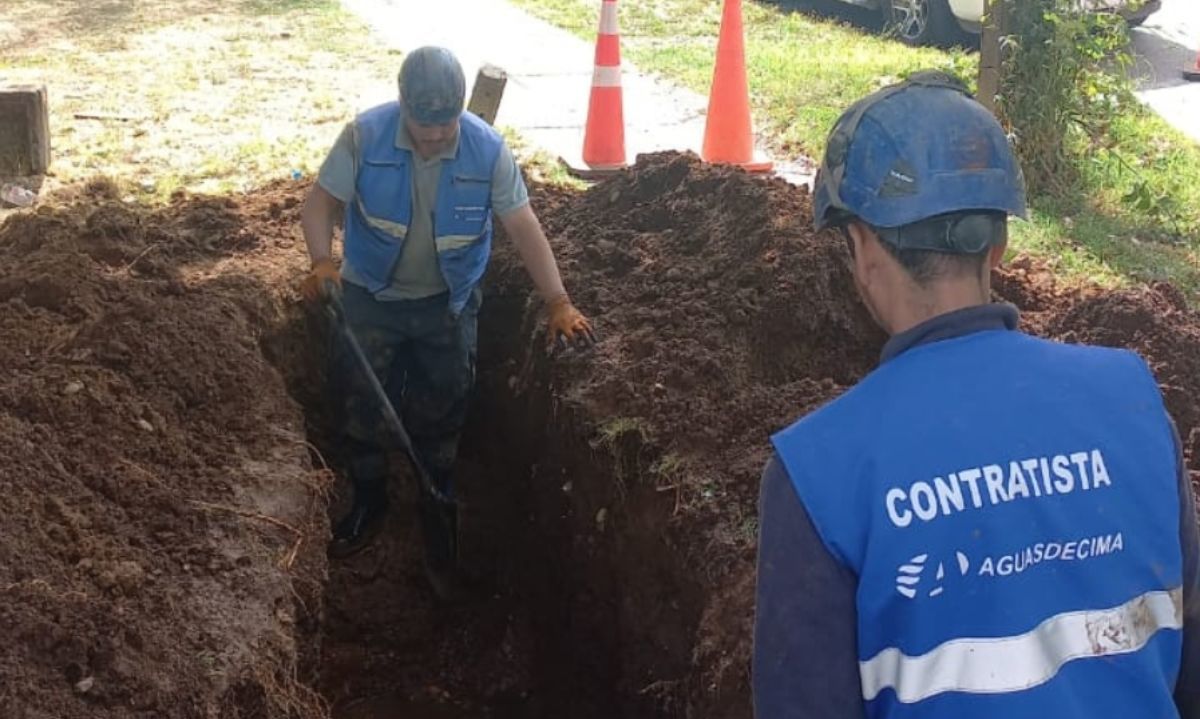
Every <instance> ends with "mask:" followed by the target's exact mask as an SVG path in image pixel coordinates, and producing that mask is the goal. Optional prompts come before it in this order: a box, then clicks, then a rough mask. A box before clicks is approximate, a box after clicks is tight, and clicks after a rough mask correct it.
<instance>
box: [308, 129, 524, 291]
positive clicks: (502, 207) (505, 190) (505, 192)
mask: <svg viewBox="0 0 1200 719" xmlns="http://www.w3.org/2000/svg"><path fill="white" fill-rule="evenodd" d="M396 147H399V148H403V149H407V150H410V151H411V152H412V158H413V164H412V203H413V217H412V221H411V222H409V225H408V234H407V235H406V236H405V240H404V249H403V250H401V252H400V261H399V262H397V263H396V269H395V271H394V272H393V274H392V283H391V285H389V286H388V287H387V288H385V289H383V290H382V291H380V292H378V293H377V294H376V295H375V297H376V298H377V299H380V300H411V299H419V298H421V297H429V296H432V295H436V294H440V293H442V292H445V291H446V281H445V280H444V279H443V278H442V273H441V269H440V268H439V267H438V261H437V246H436V244H435V243H434V239H433V210H434V208H435V207H436V206H437V190H438V180H439V179H440V178H441V171H442V160H446V159H453V158H454V155H455V153H456V152H457V151H458V146H457V144H456V145H455V146H454V147H451V148H449V149H448V150H446V152H444V153H442V154H440V155H437V156H434V157H431V158H429V159H424V158H422V157H421V156H420V154H419V153H418V152H416V150H414V149H413V145H412V140H411V139H410V138H409V136H408V131H407V130H405V128H404V124H403V123H401V124H400V130H399V131H398V132H397V133H396ZM358 161H359V150H358V132H357V130H356V128H355V125H354V123H353V122H350V123H347V124H346V127H345V128H343V129H342V132H341V134H340V135H338V139H337V142H335V143H334V145H333V149H332V150H330V151H329V155H328V156H327V157H326V158H325V162H324V163H322V165H321V170H320V173H319V174H318V175H317V182H319V183H320V184H321V187H323V188H325V190H326V192H328V193H329V194H331V195H333V196H334V197H336V198H337V199H339V200H341V201H342V202H344V203H347V204H349V203H350V202H351V201H352V200H353V199H354V185H355V178H356V177H357V176H358ZM491 199H492V211H493V212H494V213H495V215H496V216H497V217H504V216H505V215H508V214H509V213H512V212H514V211H516V210H519V209H521V208H522V207H524V206H525V205H527V204H529V190H528V189H527V188H526V187H525V181H524V180H523V179H522V178H521V171H520V169H519V168H518V167H517V162H516V160H515V159H514V158H513V155H512V151H511V150H509V149H508V145H507V144H502V145H501V146H500V156H499V157H498V158H497V160H496V168H495V170H493V172H492V197H491ZM342 279H344V280H345V281H346V282H350V283H352V284H356V285H359V286H364V285H366V282H365V281H364V280H363V279H362V278H361V277H359V276H358V274H357V273H356V272H354V270H353V268H351V267H350V265H348V264H345V263H343V265H342Z"/></svg>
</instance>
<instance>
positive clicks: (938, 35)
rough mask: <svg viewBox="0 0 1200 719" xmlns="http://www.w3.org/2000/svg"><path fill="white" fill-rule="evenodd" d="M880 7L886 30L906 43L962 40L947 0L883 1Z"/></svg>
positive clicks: (959, 29) (954, 41)
mask: <svg viewBox="0 0 1200 719" xmlns="http://www.w3.org/2000/svg"><path fill="white" fill-rule="evenodd" d="M880 9H881V10H882V12H883V21H884V28H885V32H887V33H888V34H890V35H892V36H894V37H895V38H896V39H897V40H899V41H901V42H903V43H905V44H907V45H942V46H948V45H952V44H954V43H956V42H962V40H963V35H964V33H963V30H962V27H961V26H960V25H959V24H958V19H957V18H955V17H954V13H953V12H951V11H950V3H949V2H948V1H947V0H883V2H882V4H881V6H880Z"/></svg>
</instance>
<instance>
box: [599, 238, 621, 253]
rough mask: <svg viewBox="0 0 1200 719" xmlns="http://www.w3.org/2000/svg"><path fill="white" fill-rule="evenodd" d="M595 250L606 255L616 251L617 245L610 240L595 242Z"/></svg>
mask: <svg viewBox="0 0 1200 719" xmlns="http://www.w3.org/2000/svg"><path fill="white" fill-rule="evenodd" d="M596 249H598V250H600V251H601V252H603V253H604V254H608V253H610V252H612V251H613V250H615V249H617V243H615V242H613V241H612V240H597V241H596Z"/></svg>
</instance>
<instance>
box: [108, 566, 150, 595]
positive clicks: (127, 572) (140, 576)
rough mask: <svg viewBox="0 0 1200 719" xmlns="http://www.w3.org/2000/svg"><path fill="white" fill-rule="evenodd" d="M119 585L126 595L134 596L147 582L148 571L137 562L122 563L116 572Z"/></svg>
mask: <svg viewBox="0 0 1200 719" xmlns="http://www.w3.org/2000/svg"><path fill="white" fill-rule="evenodd" d="M114 575H115V579H116V583H117V585H119V586H120V587H121V591H122V592H124V593H125V594H133V593H134V592H136V591H137V590H138V588H139V587H141V585H142V583H143V582H145V581H146V570H145V569H142V565H140V564H138V563H137V562H130V561H126V562H120V563H119V564H117V566H116V569H115V571H114Z"/></svg>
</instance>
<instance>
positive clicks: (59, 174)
mask: <svg viewBox="0 0 1200 719" xmlns="http://www.w3.org/2000/svg"><path fill="white" fill-rule="evenodd" d="M364 37H367V33H366V28H365V27H364V26H363V25H362V23H361V22H360V21H359V20H358V19H357V18H355V17H354V16H352V15H350V14H348V13H347V12H345V11H344V10H342V9H341V6H340V5H339V4H338V3H337V2H336V0H228V1H226V2H221V1H220V0H176V1H175V2H159V3H147V2H141V1H139V0H107V1H106V0H97V2H62V1H60V0H9V1H8V2H6V3H5V4H4V7H3V8H2V9H0V74H2V75H3V76H4V78H5V80H6V81H8V82H17V83H26V82H28V83H38V84H45V85H46V86H47V89H48V93H49V97H50V110H51V119H50V124H51V134H52V149H53V159H52V165H51V171H52V173H53V176H52V177H51V178H49V179H48V182H47V186H46V189H53V188H54V186H55V185H60V184H68V183H72V182H76V181H79V180H83V179H86V178H90V177H92V176H95V175H106V176H110V177H114V178H118V179H119V181H120V183H121V185H122V186H123V188H124V189H126V190H127V191H128V192H130V193H131V194H135V195H142V196H143V199H155V198H157V199H162V198H165V197H167V196H169V195H170V193H171V192H173V191H174V190H176V189H179V188H187V189H191V190H198V191H208V192H226V191H240V190H247V189H250V188H253V187H257V186H259V185H260V184H262V183H263V182H265V181H268V180H271V179H275V178H279V177H287V176H289V175H290V174H291V172H292V171H293V170H299V171H300V172H302V173H305V174H311V173H313V172H315V171H316V169H317V168H318V167H319V165H320V162H321V159H322V158H323V157H324V154H325V152H326V151H327V150H328V148H329V146H330V145H331V144H332V142H333V140H334V138H335V137H336V136H337V133H338V131H339V130H340V128H341V126H342V124H343V123H345V122H346V121H347V120H349V119H350V118H351V117H352V116H353V114H354V113H355V112H356V111H357V110H359V109H363V108H365V107H367V106H369V105H371V104H374V103H375V102H379V101H383V100H387V99H390V96H391V95H392V94H394V82H395V80H394V77H395V72H396V70H397V69H398V67H399V63H400V57H399V53H397V52H395V51H387V50H385V49H384V48H382V47H380V46H379V45H378V44H375V43H372V42H369V41H368V42H364V41H363V38H364ZM79 114H88V115H100V116H102V117H103V118H104V119H81V118H78V117H76V116H77V115H79Z"/></svg>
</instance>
